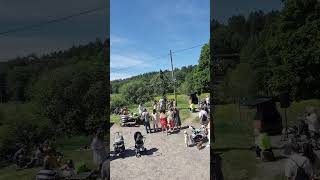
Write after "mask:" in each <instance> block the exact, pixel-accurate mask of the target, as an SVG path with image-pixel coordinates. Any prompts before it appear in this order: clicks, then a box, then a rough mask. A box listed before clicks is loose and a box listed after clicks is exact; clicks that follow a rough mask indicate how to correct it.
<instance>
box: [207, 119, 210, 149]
mask: <svg viewBox="0 0 320 180" xmlns="http://www.w3.org/2000/svg"><path fill="white" fill-rule="evenodd" d="M207 132H208V135H207V137H208V144H207V147H210V121H209V123H208V125H207Z"/></svg>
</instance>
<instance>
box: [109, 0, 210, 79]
mask: <svg viewBox="0 0 320 180" xmlns="http://www.w3.org/2000/svg"><path fill="white" fill-rule="evenodd" d="M209 26H210V1H209V0H201V1H199V0H174V1H173V0H162V1H155V0H153V1H150V0H130V1H127V0H126V1H125V0H111V1H110V41H111V55H110V68H111V74H110V79H111V80H114V79H119V78H127V77H130V76H134V75H138V74H141V73H145V72H150V71H159V70H160V69H169V68H171V66H170V59H169V56H168V53H169V50H170V49H171V50H173V51H175V50H179V49H184V48H189V47H193V46H196V45H199V44H203V43H207V42H209V37H210V32H209V30H210V29H209ZM200 50H201V46H199V47H197V48H194V49H191V50H187V51H183V52H181V53H177V54H173V62H174V67H182V66H186V65H193V64H197V62H198V59H199V56H200ZM159 57H161V58H159Z"/></svg>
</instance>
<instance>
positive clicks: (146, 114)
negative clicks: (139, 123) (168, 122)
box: [141, 108, 151, 134]
mask: <svg viewBox="0 0 320 180" xmlns="http://www.w3.org/2000/svg"><path fill="white" fill-rule="evenodd" d="M141 117H142V119H143V120H144V121H143V122H144V126H145V128H146V132H147V134H149V133H151V128H150V114H149V112H148V111H147V109H146V108H144V110H143V113H142V115H141Z"/></svg>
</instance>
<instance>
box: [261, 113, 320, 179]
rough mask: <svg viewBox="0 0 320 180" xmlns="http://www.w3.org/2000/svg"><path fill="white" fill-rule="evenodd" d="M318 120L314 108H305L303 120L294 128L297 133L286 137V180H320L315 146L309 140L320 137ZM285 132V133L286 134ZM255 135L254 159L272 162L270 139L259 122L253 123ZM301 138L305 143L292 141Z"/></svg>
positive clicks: (284, 154) (319, 166)
mask: <svg viewBox="0 0 320 180" xmlns="http://www.w3.org/2000/svg"><path fill="white" fill-rule="evenodd" d="M319 120H320V119H319V115H318V114H317V112H316V110H315V108H307V109H306V111H305V113H304V118H303V120H301V122H300V124H299V125H298V127H297V128H296V129H297V132H295V133H294V134H292V136H291V135H290V136H288V137H289V139H287V140H288V141H287V142H286V144H285V145H284V151H283V156H285V157H286V158H287V160H286V163H285V176H286V177H287V178H288V179H292V180H294V179H306V180H307V179H308V180H311V179H320V176H319V175H320V160H319V157H318V155H317V154H316V153H315V149H314V148H315V146H314V145H313V144H312V143H311V142H312V141H311V139H317V140H318V138H317V137H319V135H320V134H319V132H320V126H319ZM293 129H295V128H293ZM286 131H287V130H286ZM286 131H285V133H288V132H286ZM255 134H256V138H255V144H256V147H255V151H256V157H257V158H258V159H262V160H264V161H274V160H275V156H274V152H273V149H272V141H271V137H270V136H269V135H268V133H267V132H266V131H265V130H263V129H262V128H261V123H260V121H256V123H255ZM302 136H305V137H306V140H305V141H302V140H299V142H300V143H297V141H296V140H294V139H296V138H299V137H300V138H301V137H302Z"/></svg>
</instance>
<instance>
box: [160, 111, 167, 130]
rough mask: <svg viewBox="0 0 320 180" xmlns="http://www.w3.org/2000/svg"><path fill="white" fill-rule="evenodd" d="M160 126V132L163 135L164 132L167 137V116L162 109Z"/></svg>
mask: <svg viewBox="0 0 320 180" xmlns="http://www.w3.org/2000/svg"><path fill="white" fill-rule="evenodd" d="M160 124H161V130H162V132H163V133H164V131H166V133H167V135H168V126H167V116H166V111H165V110H163V109H162V110H161V111H160Z"/></svg>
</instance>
